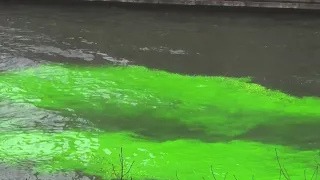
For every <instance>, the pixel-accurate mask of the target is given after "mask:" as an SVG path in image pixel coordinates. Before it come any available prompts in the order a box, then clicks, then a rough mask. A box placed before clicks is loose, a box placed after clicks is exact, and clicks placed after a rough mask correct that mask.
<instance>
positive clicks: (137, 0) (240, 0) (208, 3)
mask: <svg viewBox="0 0 320 180" xmlns="http://www.w3.org/2000/svg"><path fill="white" fill-rule="evenodd" d="M19 1H21V0H5V2H19ZM21 2H22V3H25V2H26V1H21ZM28 2H37V3H59V4H61V3H64V4H73V5H77V4H83V3H91V4H94V3H96V4H97V3H99V4H108V5H110V6H124V5H125V6H136V5H138V6H144V7H145V6H148V7H150V6H165V8H168V7H174V8H177V7H179V8H181V7H184V6H191V7H192V8H202V7H218V8H228V7H231V8H232V9H234V8H242V9H243V8H250V9H282V10H284V9H299V10H319V9H320V0H302V1H300V0H68V1H62V0H55V1H53V0H31V1H30V0H29V1H28Z"/></svg>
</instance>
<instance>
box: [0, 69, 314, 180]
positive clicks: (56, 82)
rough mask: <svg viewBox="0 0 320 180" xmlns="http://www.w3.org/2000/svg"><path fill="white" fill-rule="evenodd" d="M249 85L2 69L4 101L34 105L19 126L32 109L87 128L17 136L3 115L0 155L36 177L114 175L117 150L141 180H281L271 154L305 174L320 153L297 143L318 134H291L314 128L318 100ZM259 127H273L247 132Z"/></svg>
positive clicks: (115, 72) (117, 72) (120, 72)
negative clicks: (29, 166) (30, 166)
mask: <svg viewBox="0 0 320 180" xmlns="http://www.w3.org/2000/svg"><path fill="white" fill-rule="evenodd" d="M250 81H251V80H250V78H228V77H203V76H185V75H179V74H172V73H167V72H164V71H156V70H150V69H147V68H144V67H139V66H128V67H82V66H70V65H40V66H38V67H32V68H29V69H22V70H13V71H10V72H3V73H2V74H1V75H0V87H1V89H0V99H1V101H2V102H11V103H14V104H19V105H24V106H28V107H30V108H31V109H35V110H34V111H31V112H32V113H30V114H27V113H26V114H25V117H23V121H22V122H30V121H32V120H33V119H34V118H35V115H34V113H35V111H49V112H52V113H54V114H57V115H59V116H62V117H66V118H69V119H72V118H74V119H77V118H81V119H85V120H87V121H86V122H87V124H86V127H82V126H79V125H77V124H81V123H82V121H77V120H74V122H72V123H71V124H69V126H67V127H65V128H64V130H63V131H60V132H52V131H49V130H47V129H45V128H41V127H39V128H36V127H35V128H28V129H21V130H18V129H17V128H13V126H10V122H17V120H16V119H15V118H16V117H14V116H10V115H6V113H3V114H4V115H0V118H1V119H2V122H1V124H0V128H1V130H2V129H3V130H2V131H3V132H2V135H1V136H0V140H1V142H2V143H1V144H2V145H1V149H0V157H1V159H2V160H3V161H4V162H6V163H9V164H18V163H19V162H22V161H23V162H24V161H28V160H32V161H33V162H34V169H35V170H38V171H50V172H51V171H57V170H67V171H72V170H82V171H84V172H86V173H89V174H95V175H100V176H103V177H105V178H110V177H112V176H113V175H112V166H111V164H110V163H114V164H116V165H118V162H119V160H118V153H119V150H120V147H123V148H124V153H125V156H126V158H127V163H130V161H132V160H134V161H135V163H134V166H133V168H132V171H131V174H130V175H132V176H133V177H134V178H137V179H139V178H157V179H176V171H177V172H178V176H179V179H188V180H189V179H190V180H194V179H201V178H202V177H205V178H207V179H208V178H212V177H211V172H210V166H211V165H212V166H213V167H214V172H215V173H216V176H217V177H219V178H223V177H224V173H226V172H229V175H228V176H230V177H229V178H230V179H231V178H233V177H232V176H233V174H235V175H236V176H237V178H238V179H245V178H251V176H252V175H255V177H256V179H278V177H279V169H278V166H277V162H276V159H275V151H274V148H277V149H278V150H279V154H280V156H281V162H282V163H283V164H284V165H285V166H286V168H287V169H288V171H289V173H290V175H291V178H303V170H304V169H308V172H309V174H311V173H312V172H311V171H312V168H313V167H314V158H318V152H317V149H318V148H317V147H316V148H315V147H313V148H309V149H308V148H307V149H306V148H305V149H304V150H302V149H299V148H298V147H299V144H294V142H298V140H299V143H301V142H300V141H301V139H306V141H308V139H310V138H315V137H318V136H317V134H318V133H317V132H309V133H307V134H306V135H304V134H298V135H297V133H298V132H294V131H292V129H290V127H292V126H294V125H300V124H304V125H310V126H314V127H317V126H318V124H319V119H320V100H319V99H317V98H314V97H304V98H297V97H294V96H290V95H287V94H285V93H282V92H279V91H275V90H269V89H266V88H264V87H263V86H260V85H258V84H254V83H251V82H250ZM3 109H5V108H3ZM259 127H272V128H273V131H270V133H269V134H268V133H267V134H264V136H261V135H260V139H259V138H258V139H257V138H255V135H254V134H252V135H251V136H249V135H250V133H249V132H252V131H254V130H255V129H258V128H259ZM277 127H281V128H279V129H280V130H281V132H279V131H277V130H275V129H277ZM283 127H289V128H283ZM273 132H276V136H275V134H273ZM306 132H307V131H306ZM291 136H292V138H290V137H291ZM240 137H241V138H240ZM288 137H289V138H288ZM264 139H268V143H265V142H264ZM289 141H290V143H289ZM283 144H287V146H283ZM48 162H50V163H48Z"/></svg>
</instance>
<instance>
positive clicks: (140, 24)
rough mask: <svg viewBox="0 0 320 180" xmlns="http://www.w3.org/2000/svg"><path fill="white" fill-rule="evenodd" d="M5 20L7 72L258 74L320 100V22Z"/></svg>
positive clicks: (140, 17)
mask: <svg viewBox="0 0 320 180" xmlns="http://www.w3.org/2000/svg"><path fill="white" fill-rule="evenodd" d="M212 11H214V10H212ZM0 17H1V18H0V30H1V31H0V43H1V46H0V51H1V61H2V63H1V64H0V69H2V70H5V69H10V68H13V67H17V66H26V65H28V64H33V63H35V62H39V61H43V60H44V61H59V62H70V63H78V64H84V63H88V64H104V63H117V64H126V63H129V64H138V65H144V66H147V67H151V68H157V69H163V70H167V71H171V72H178V73H187V74H202V75H224V76H253V77H254V78H255V81H257V82H258V83H261V84H263V85H264V86H267V87H270V88H275V89H280V90H282V91H285V92H289V93H290V94H293V95H297V96H320V74H319V73H320V70H319V67H320V61H319V56H320V44H319V40H320V35H319V33H320V26H319V22H320V21H319V19H318V18H317V16H307V15H299V14H281V15H280V14H273V13H272V12H269V13H268V12H267V13H264V14H259V13H236V12H228V13H223V12H206V13H201V12H199V11H192V12H186V11H178V10H176V11H175V10H164V9H163V10H150V11H148V10H140V11H139V10H133V9H124V8H122V9H119V8H114V7H111V8H109V7H108V6H103V7H101V6H86V5H84V6H72V5H69V6H51V7H50V6H32V5H17V4H16V5H4V4H2V5H1V6H0Z"/></svg>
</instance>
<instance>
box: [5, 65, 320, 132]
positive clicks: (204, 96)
mask: <svg viewBox="0 0 320 180" xmlns="http://www.w3.org/2000/svg"><path fill="white" fill-rule="evenodd" d="M0 86H2V87H4V88H1V91H0V97H1V98H3V99H11V100H15V101H19V102H20V101H23V102H29V103H32V104H34V105H36V106H37V107H40V108H47V109H53V110H58V111H62V110H64V111H66V112H65V113H66V114H72V113H73V112H75V113H76V114H77V115H80V116H83V117H84V118H88V119H91V120H92V119H93V120H97V119H99V120H100V121H103V120H106V119H117V122H118V121H123V119H133V120H135V121H137V122H135V123H138V124H139V119H140V120H141V116H146V115H147V116H148V117H149V119H147V120H145V119H144V120H143V122H141V123H148V122H152V120H153V119H156V120H157V122H159V123H170V122H173V121H182V122H183V123H185V124H189V125H191V126H192V125H195V124H197V125H198V126H199V124H200V125H202V126H201V128H204V129H206V131H207V133H208V134H212V133H214V134H221V135H225V136H233V135H237V134H240V133H243V132H245V131H246V130H248V129H249V128H252V127H254V126H255V125H257V124H260V123H278V121H279V119H282V120H281V123H288V122H289V123H290V121H300V120H304V121H308V120H309V121H310V120H312V119H318V118H319V117H320V100H319V99H314V98H302V99H298V98H296V97H292V96H288V95H286V94H284V93H281V92H277V91H272V90H267V89H265V88H264V87H262V86H260V85H257V84H252V83H249V79H238V78H226V77H200V76H198V77H191V76H182V75H178V74H169V73H166V72H163V71H151V70H148V69H146V68H143V67H100V68H98V67H76V66H57V65H46V66H40V67H38V68H32V69H27V70H23V71H17V72H11V73H6V74H3V75H2V76H1V78H0ZM287 117H290V118H287ZM291 117H294V118H295V119H292V118H291ZM141 121H142V120H141ZM168 121H169V122H168ZM126 123H127V121H126ZM129 123H130V122H129ZM131 123H132V124H133V123H134V122H131Z"/></svg>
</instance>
